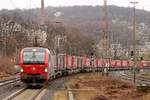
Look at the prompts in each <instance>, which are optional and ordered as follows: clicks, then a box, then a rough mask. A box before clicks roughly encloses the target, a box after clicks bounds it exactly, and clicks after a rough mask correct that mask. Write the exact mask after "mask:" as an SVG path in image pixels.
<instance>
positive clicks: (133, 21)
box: [130, 2, 138, 84]
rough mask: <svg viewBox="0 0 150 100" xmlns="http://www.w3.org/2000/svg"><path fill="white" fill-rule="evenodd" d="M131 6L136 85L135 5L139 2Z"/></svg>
mask: <svg viewBox="0 0 150 100" xmlns="http://www.w3.org/2000/svg"><path fill="white" fill-rule="evenodd" d="M130 3H131V4H133V39H132V43H133V61H134V84H135V81H136V73H135V72H136V55H135V52H136V35H135V34H136V33H135V31H136V25H135V5H136V4H138V2H130Z"/></svg>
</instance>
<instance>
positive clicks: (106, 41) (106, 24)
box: [103, 0, 109, 63]
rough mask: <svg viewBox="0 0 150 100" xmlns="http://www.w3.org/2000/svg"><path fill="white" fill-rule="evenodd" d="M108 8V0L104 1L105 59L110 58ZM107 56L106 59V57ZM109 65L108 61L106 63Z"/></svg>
mask: <svg viewBox="0 0 150 100" xmlns="http://www.w3.org/2000/svg"><path fill="white" fill-rule="evenodd" d="M107 10H108V8H107V0H104V6H103V52H104V53H103V58H106V59H108V58H109V37H108V11H107ZM104 56H105V57H104ZM106 63H108V61H106Z"/></svg>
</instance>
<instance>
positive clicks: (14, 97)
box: [3, 85, 47, 100]
mask: <svg viewBox="0 0 150 100" xmlns="http://www.w3.org/2000/svg"><path fill="white" fill-rule="evenodd" d="M46 87H47V85H46V86H44V87H42V88H32V89H31V88H27V87H25V88H22V89H20V90H18V91H17V92H15V93H13V94H11V95H10V96H8V97H6V98H4V99H3V100H39V98H38V96H39V95H40V93H41V92H42V91H43V90H44V89H46Z"/></svg>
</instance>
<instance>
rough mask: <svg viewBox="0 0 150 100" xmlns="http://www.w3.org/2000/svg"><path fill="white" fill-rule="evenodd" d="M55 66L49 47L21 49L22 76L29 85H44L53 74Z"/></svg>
mask: <svg viewBox="0 0 150 100" xmlns="http://www.w3.org/2000/svg"><path fill="white" fill-rule="evenodd" d="M51 59H52V60H51ZM54 66H55V65H54V63H53V56H52V53H51V52H50V51H49V50H48V49H47V48H40V47H28V48H24V49H23V50H22V51H21V54H20V67H21V70H20V71H21V74H20V76H21V80H22V81H23V82H24V83H26V84H27V85H43V83H45V82H47V81H48V80H49V78H50V76H52V75H53V73H54V68H55V67H54Z"/></svg>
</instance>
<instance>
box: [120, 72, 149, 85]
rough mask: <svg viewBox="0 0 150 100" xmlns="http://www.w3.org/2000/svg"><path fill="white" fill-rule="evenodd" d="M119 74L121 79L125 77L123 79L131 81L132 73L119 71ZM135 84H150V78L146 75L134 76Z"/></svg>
mask: <svg viewBox="0 0 150 100" xmlns="http://www.w3.org/2000/svg"><path fill="white" fill-rule="evenodd" d="M119 76H120V77H121V78H122V79H125V80H129V81H133V78H134V77H133V75H128V74H125V73H120V74H119ZM136 85H137V86H139V85H140V86H150V78H148V77H143V76H142V77H139V76H137V77H136Z"/></svg>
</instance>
